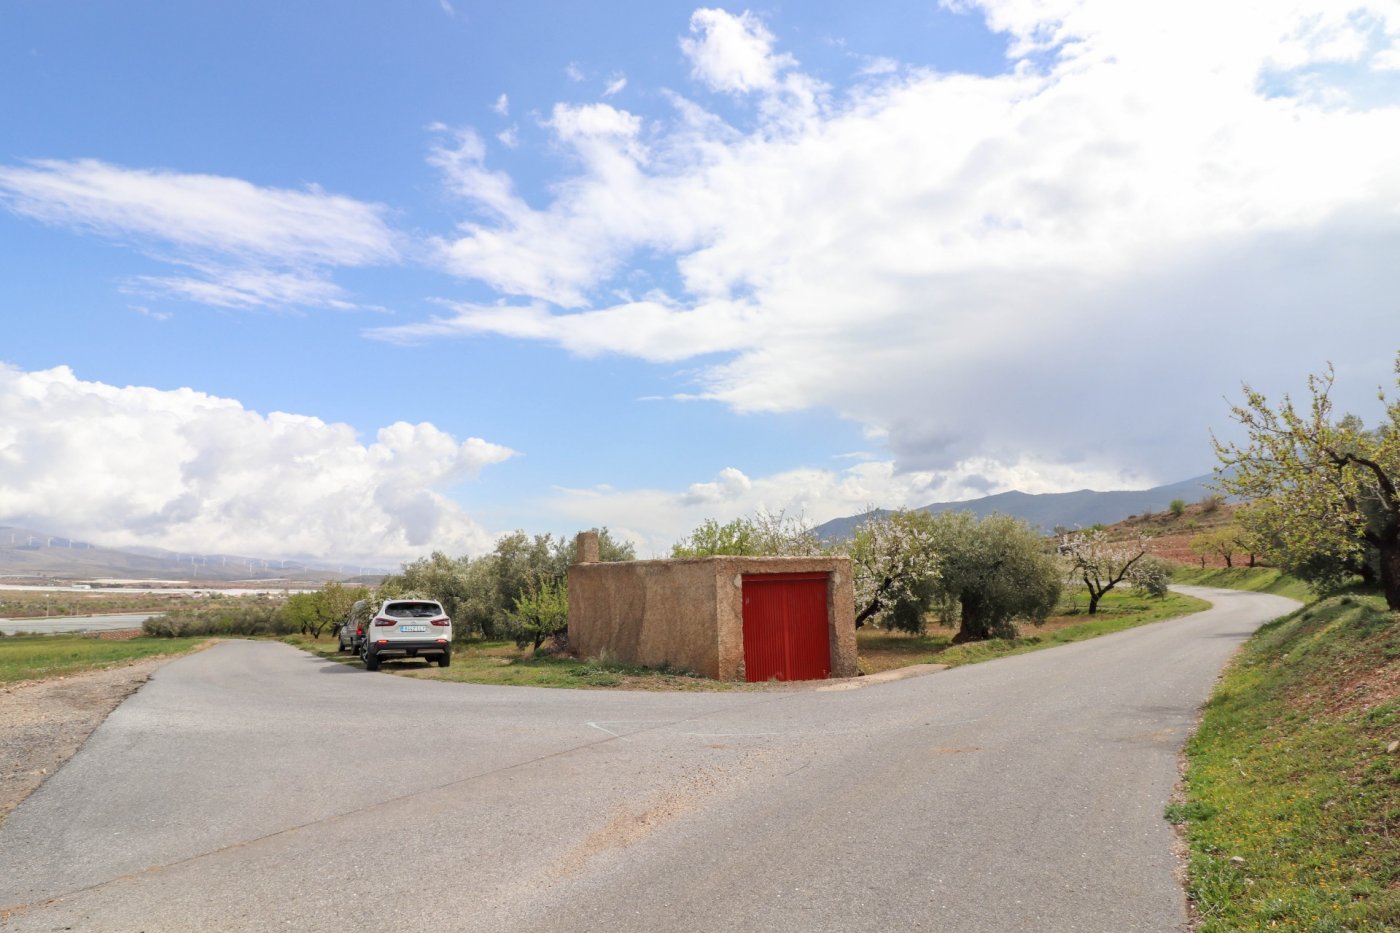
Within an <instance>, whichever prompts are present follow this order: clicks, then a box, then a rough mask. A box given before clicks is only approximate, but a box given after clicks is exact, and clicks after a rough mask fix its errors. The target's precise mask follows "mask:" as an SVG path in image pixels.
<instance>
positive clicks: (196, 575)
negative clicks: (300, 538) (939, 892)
mask: <svg viewBox="0 0 1400 933" xmlns="http://www.w3.org/2000/svg"><path fill="white" fill-rule="evenodd" d="M383 573H384V571H383V570H381V569H379V568H369V567H361V566H359V565H356V564H350V563H347V564H343V565H336V564H334V563H330V562H325V561H314V562H302V561H290V560H286V561H284V560H262V559H259V558H252V557H247V556H237V555H232V554H176V553H174V552H171V551H163V550H161V549H159V548H151V547H131V548H126V549H118V548H108V547H101V546H98V545H93V544H88V543H86V542H83V541H78V540H75V539H70V538H65V537H62V536H60V535H49V534H44V533H42V532H38V531H35V530H33V529H31V528H20V527H17V526H14V525H0V577H53V578H59V579H116V580H199V581H206V582H233V581H250V580H257V581H268V580H296V581H324V580H344V579H350V578H353V577H356V576H358V575H360V574H372V575H381V574H383Z"/></svg>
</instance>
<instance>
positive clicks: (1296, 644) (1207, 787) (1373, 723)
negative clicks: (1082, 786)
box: [1166, 595, 1400, 933]
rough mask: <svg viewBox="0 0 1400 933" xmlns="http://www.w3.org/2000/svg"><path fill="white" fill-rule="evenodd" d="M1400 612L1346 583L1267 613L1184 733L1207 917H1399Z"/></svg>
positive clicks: (1317, 930)
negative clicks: (1322, 596) (1319, 597)
mask: <svg viewBox="0 0 1400 933" xmlns="http://www.w3.org/2000/svg"><path fill="white" fill-rule="evenodd" d="M1397 739H1400V617H1398V616H1397V614H1395V613H1391V612H1387V611H1386V610H1385V608H1384V603H1383V602H1382V601H1380V600H1379V599H1376V598H1374V597H1358V596H1354V595H1352V596H1340V597H1334V598H1332V599H1328V600H1324V601H1322V602H1318V603H1314V604H1313V605H1311V606H1308V607H1306V608H1304V609H1301V610H1299V611H1298V612H1295V613H1293V614H1292V615H1289V616H1286V617H1285V618H1283V619H1281V620H1278V621H1276V622H1273V623H1270V624H1269V625H1268V626H1265V627H1264V628H1263V629H1261V630H1260V631H1259V633H1258V634H1256V635H1255V637H1254V638H1252V639H1251V640H1250V641H1249V642H1248V643H1247V644H1246V645H1245V646H1244V648H1243V649H1242V650H1241V653H1240V654H1239V655H1238V656H1237V658H1236V660H1235V662H1234V663H1233V664H1232V665H1231V667H1230V669H1229V670H1228V671H1227V673H1226V676H1225V677H1224V679H1223V680H1222V682H1221V684H1220V686H1219V688H1218V689H1217V690H1216V692H1215V695H1214V696H1213V697H1212V699H1211V700H1210V702H1209V703H1208V704H1207V706H1206V710H1205V714H1204V718H1203V720H1202V723H1201V726H1200V728H1199V730H1198V731H1197V732H1196V734H1195V736H1193V737H1192V739H1191V741H1190V742H1189V743H1188V745H1187V757H1188V762H1189V764H1188V770H1187V773H1186V780H1185V799H1184V800H1183V801H1181V802H1179V803H1176V804H1173V805H1172V806H1171V807H1169V808H1168V811H1167V814H1166V816H1167V818H1168V819H1170V820H1172V821H1173V822H1178V823H1184V825H1185V834H1186V838H1187V841H1188V844H1189V846H1190V850H1191V855H1190V870H1189V874H1190V881H1189V888H1188V890H1189V893H1190V896H1191V898H1192V900H1193V901H1194V903H1195V905H1196V908H1197V910H1198V911H1199V913H1200V916H1201V919H1202V925H1201V931H1202V933H1225V931H1235V930H1283V931H1298V933H1302V931H1309V933H1324V931H1343V930H1353V931H1360V930H1389V929H1400V753H1388V752H1387V748H1388V746H1389V745H1390V743H1391V742H1394V741H1395V740H1397Z"/></svg>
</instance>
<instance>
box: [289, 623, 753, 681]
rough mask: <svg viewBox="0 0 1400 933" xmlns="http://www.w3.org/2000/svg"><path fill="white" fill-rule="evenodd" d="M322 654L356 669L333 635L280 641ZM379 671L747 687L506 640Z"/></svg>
mask: <svg viewBox="0 0 1400 933" xmlns="http://www.w3.org/2000/svg"><path fill="white" fill-rule="evenodd" d="M282 640H283V641H285V642H286V643H287V644H289V645H295V646H296V647H298V648H302V649H304V650H306V651H309V652H311V653H312V654H316V655H320V656H321V657H323V658H331V659H333V660H337V661H340V662H342V663H344V664H351V665H354V666H355V667H361V666H362V664H361V662H360V660H359V659H358V658H354V657H351V656H350V655H346V654H341V653H340V652H339V650H338V645H337V642H336V640H335V639H333V638H332V639H322V640H320V641H316V640H313V639H310V638H306V637H305V636H302V635H289V636H287V637H286V638H283V639H282ZM380 670H382V671H385V672H389V673H395V674H403V675H405V676H411V677H421V678H428V679H432V680H447V681H454V682H457V683H472V684H497V685H502V686H511V687H565V688H574V689H585V688H610V687H621V688H626V689H633V690H648V689H650V690H707V691H713V690H738V689H745V688H749V689H752V687H751V685H748V684H739V683H731V682H727V681H717V680H710V679H708V678H706V677H701V676H699V675H697V674H692V673H689V672H687V671H676V670H670V669H661V670H657V669H653V668H648V667H639V666H635V665H625V664H610V663H605V662H600V661H580V660H577V659H575V658H561V657H553V656H549V655H541V656H539V657H535V656H534V655H533V653H532V652H531V650H530V649H529V648H524V649H522V648H517V647H516V646H515V643H514V642H508V641H470V642H467V643H465V644H463V643H458V644H456V645H454V646H453V648H452V666H451V667H445V668H440V667H438V666H437V665H436V664H424V663H423V662H422V661H386V662H384V664H383V666H382V667H381V668H380Z"/></svg>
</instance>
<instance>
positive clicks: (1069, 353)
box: [376, 0, 1400, 488]
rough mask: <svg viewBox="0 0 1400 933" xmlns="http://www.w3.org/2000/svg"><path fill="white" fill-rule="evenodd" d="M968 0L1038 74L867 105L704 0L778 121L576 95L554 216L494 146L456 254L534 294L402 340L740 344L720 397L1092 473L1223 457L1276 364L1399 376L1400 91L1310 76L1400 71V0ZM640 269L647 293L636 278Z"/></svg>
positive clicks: (730, 352) (731, 79)
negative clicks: (1220, 439) (661, 112)
mask: <svg viewBox="0 0 1400 933" xmlns="http://www.w3.org/2000/svg"><path fill="white" fill-rule="evenodd" d="M968 8H969V9H970V10H972V11H974V12H973V13H971V14H970V15H975V14H976V12H981V13H983V14H984V15H985V16H986V19H987V22H988V23H989V24H990V25H991V26H992V27H993V28H995V29H997V30H1000V31H1002V32H1005V33H1007V34H1009V35H1010V37H1011V39H1012V43H1011V48H1012V55H1013V60H1012V61H1011V62H1010V63H1009V65H1008V70H1007V72H1006V73H1005V74H1002V75H999V76H995V77H981V76H975V75H965V74H948V73H934V72H929V71H924V70H918V69H912V68H906V69H896V70H893V71H889V72H887V73H886V74H884V75H871V76H867V77H865V78H863V79H862V81H861V83H860V85H859V86H858V87H857V88H856V89H854V90H850V91H848V92H847V93H846V96H845V97H843V98H841V99H839V100H836V99H832V98H831V97H830V95H828V94H825V93H824V92H823V91H822V90H821V89H820V87H819V86H818V85H816V83H815V82H812V81H811V80H810V79H808V78H807V77H806V76H804V75H803V74H802V73H801V71H800V68H799V65H798V63H797V62H795V61H794V60H793V59H792V58H791V57H790V56H787V55H783V54H781V53H778V52H776V51H775V44H776V41H777V40H776V39H775V37H774V36H773V35H772V33H770V32H769V30H768V29H767V27H766V26H765V25H764V24H763V23H762V22H760V21H759V20H758V19H757V18H756V17H754V16H753V15H752V14H747V13H746V14H741V15H737V16H736V15H732V14H728V13H724V12H722V11H717V10H700V11H698V12H697V13H696V14H695V16H694V17H693V18H692V21H691V35H690V36H689V37H687V38H685V39H683V40H682V47H683V49H684V50H685V53H686V54H687V55H688V56H689V58H690V61H691V63H692V67H693V69H694V75H695V78H696V80H697V81H699V82H700V83H701V84H703V85H704V86H705V87H706V88H708V89H711V90H715V91H719V92H721V93H724V94H736V95H752V96H754V98H755V99H756V100H758V101H759V104H760V106H759V107H758V109H757V111H756V123H755V125H753V126H752V127H750V128H740V127H737V126H735V125H732V124H729V123H727V122H725V121H724V120H721V119H720V118H719V117H718V116H717V115H715V114H713V113H710V112H708V111H706V110H705V109H704V108H703V107H702V106H701V104H700V103H697V102H695V101H691V100H686V99H684V98H681V97H679V96H677V95H672V96H671V98H670V99H671V100H672V102H673V103H674V105H675V114H674V118H673V119H672V120H671V121H670V122H669V123H649V124H646V125H642V124H640V123H639V122H638V121H637V120H636V119H635V117H633V116H632V115H630V114H627V113H626V112H625V111H620V110H616V109H615V108H611V107H608V106H607V105H605V104H595V105H589V106H576V105H568V106H564V105H561V106H560V107H558V108H556V109H555V111H554V115H553V117H552V118H551V120H550V121H549V124H548V126H547V128H548V129H550V130H551V131H552V132H553V134H554V136H555V139H556V141H557V142H558V143H559V145H561V146H564V147H566V148H568V149H570V150H572V152H573V153H574V154H575V155H577V157H578V164H579V165H580V166H581V168H580V169H579V170H578V171H577V173H575V174H574V175H572V176H570V177H568V178H565V179H562V180H559V181H557V183H556V184H554V185H553V187H552V189H551V190H552V191H553V192H554V198H553V200H552V201H551V202H549V203H547V204H545V205H543V206H542V207H538V208H537V207H532V206H529V205H526V204H525V203H524V202H523V201H522V200H521V199H519V198H518V197H517V196H516V195H515V194H514V193H513V187H512V181H511V179H510V177H509V176H508V175H506V174H504V173H501V172H498V171H493V170H491V169H488V168H487V167H486V163H485V156H484V153H483V152H481V151H479V150H471V148H470V147H463V148H462V152H463V157H462V158H461V159H460V160H459V164H458V165H457V172H458V175H457V176H454V177H457V178H458V180H459V188H460V189H461V190H462V191H463V193H464V194H467V195H468V196H469V197H470V198H472V199H473V203H474V204H475V205H476V206H477V207H478V209H479V210H481V211H482V215H483V218H484V219H482V220H480V221H478V222H473V223H469V224H466V225H464V227H463V229H462V231H461V235H460V236H459V237H457V238H455V239H453V240H450V241H444V242H443V243H441V244H440V247H441V252H442V256H443V261H444V263H445V264H446V265H447V267H448V268H450V269H452V270H453V271H455V272H457V273H459V274H462V275H465V276H470V277H475V278H480V279H482V280H484V281H485V282H487V283H489V284H490V285H492V286H494V287H495V288H496V289H497V290H499V292H500V293H501V294H503V295H506V296H516V297H517V298H518V299H519V300H516V301H511V302H509V303H506V302H502V303H500V304H498V305H494V306H493V305H489V304H487V305H481V304H475V305H458V306H455V311H454V314H452V315H449V316H444V317H441V318H438V319H436V320H433V321H430V322H427V323H425V324H419V325H410V326H408V327H405V328H388V329H381V330H380V331H377V332H376V335H377V336H379V337H382V338H385V339H415V338H421V337H422V336H424V335H426V334H428V333H433V334H436V335H446V334H452V333H457V334H464V335H465V334H480V333H499V334H506V335H511V336H515V337H519V338H528V339H539V340H546V341H552V342H555V343H557V344H559V345H560V346H563V347H565V348H567V349H569V350H570V351H572V352H575V353H579V354H585V355H594V354H601V353H609V352H612V353H620V354H627V355H634V356H637V357H640V358H643V359H647V360H653V361H667V362H670V361H676V360H679V359H684V358H686V357H687V356H697V355H700V354H708V353H723V354H727V356H726V357H725V358H723V359H722V360H721V361H719V362H713V361H711V360H706V361H704V362H703V363H702V364H701V368H700V369H699V371H698V374H697V377H696V378H697V379H698V381H699V392H698V394H700V395H702V396H704V397H706V398H709V399H712V400H715V401H718V402H721V403H723V404H725V405H728V406H730V407H732V408H733V409H735V410H737V411H791V410H799V409H811V408H817V409H825V410H828V411H832V412H835V413H837V414H839V415H841V416H844V417H846V418H849V419H852V420H854V421H856V422H858V423H859V424H861V425H862V426H863V427H864V428H865V429H866V430H867V432H868V433H869V434H870V436H871V437H874V438H880V439H882V441H883V443H884V444H885V445H886V447H887V450H888V451H889V453H890V454H892V455H893V456H894V457H895V460H896V462H897V464H898V467H899V469H900V470H901V471H912V472H921V471H940V475H942V474H943V473H945V472H947V471H958V470H962V471H966V470H968V469H970V467H968V464H969V463H972V462H974V461H976V460H977V458H986V459H988V460H989V461H992V462H993V463H994V464H997V465H1000V466H999V467H998V468H999V469H1011V466H1010V465H1015V464H1029V465H1030V466H1026V467H1024V468H1023V472H1025V475H1026V479H1027V481H1028V482H1030V481H1033V480H1035V477H1036V476H1040V477H1058V478H1059V479H1060V480H1061V481H1063V482H1065V483H1068V484H1072V485H1073V487H1074V488H1078V487H1082V486H1085V485H1089V484H1088V483H1086V482H1083V481H1081V480H1077V479H1075V478H1074V477H1076V476H1079V475H1081V474H1083V475H1099V476H1111V475H1133V476H1137V477H1140V478H1141V479H1142V481H1143V482H1144V484H1147V483H1150V482H1152V481H1157V480H1162V481H1170V480H1176V479H1180V478H1182V477H1184V476H1187V475H1191V474H1193V473H1195V472H1200V471H1202V470H1204V469H1205V468H1207V467H1208V466H1209V463H1210V459H1211V458H1210V451H1209V446H1208V443H1207V437H1206V430H1207V428H1208V427H1210V426H1216V427H1219V426H1220V425H1221V423H1222V422H1223V421H1224V420H1225V414H1226V407H1225V404H1224V402H1223V401H1222V396H1225V395H1229V394H1232V393H1235V392H1237V391H1238V385H1239V382H1240V381H1241V380H1242V379H1247V380H1249V381H1251V382H1254V383H1257V384H1260V385H1261V386H1263V387H1266V388H1267V387H1277V388H1294V387H1296V385H1297V380H1298V378H1300V374H1301V373H1304V372H1307V371H1311V370H1315V369H1316V368H1317V367H1319V366H1320V365H1321V364H1322V363H1323V362H1324V361H1325V360H1326V359H1329V358H1331V359H1333V360H1337V361H1341V360H1356V361H1357V365H1360V362H1359V360H1360V359H1361V358H1364V359H1365V360H1366V361H1367V363H1368V364H1375V365H1376V367H1377V368H1376V370H1375V375H1374V377H1373V378H1371V379H1369V380H1368V381H1369V383H1371V384H1374V382H1376V381H1378V380H1381V379H1383V378H1384V375H1385V372H1386V371H1387V369H1388V355H1389V353H1388V351H1387V352H1381V351H1380V350H1375V351H1373V350H1372V349H1371V347H1372V346H1379V347H1381V348H1384V347H1386V346H1387V345H1390V346H1394V345H1396V344H1400V324H1397V319H1396V318H1395V316H1394V309H1393V306H1392V305H1391V304H1389V297H1388V296H1390V295H1393V294H1395V293H1396V291H1397V288H1400V266H1397V264H1396V263H1395V262H1394V255H1395V243H1396V237H1397V236H1400V97H1397V96H1396V95H1395V94H1394V93H1393V92H1392V93H1390V95H1389V96H1388V97H1387V98H1385V99H1383V100H1380V101H1375V100H1374V95H1373V96H1372V97H1371V98H1366V97H1364V96H1357V97H1355V99H1352V97H1349V96H1347V95H1348V92H1349V91H1350V90H1351V87H1350V84H1349V82H1351V81H1352V80H1353V79H1354V80H1355V81H1361V80H1362V77H1363V76H1362V75H1361V72H1360V71H1355V70H1353V71H1345V70H1344V71H1341V72H1336V73H1334V72H1330V71H1327V70H1322V71H1317V70H1308V69H1313V67H1314V66H1317V65H1320V64H1327V63H1336V62H1339V61H1343V60H1345V61H1349V62H1351V63H1352V64H1353V65H1355V67H1356V68H1357V69H1361V70H1362V71H1365V69H1367V68H1375V67H1377V66H1378V65H1379V64H1380V63H1382V62H1383V61H1385V59H1384V57H1383V52H1384V50H1385V49H1386V48H1388V47H1389V43H1391V42H1392V41H1393V37H1394V36H1395V35H1396V34H1397V28H1398V27H1400V14H1397V13H1396V12H1395V10H1394V8H1393V6H1382V5H1380V4H1372V5H1369V6H1365V7H1364V8H1363V6H1361V5H1358V6H1357V8H1356V10H1355V11H1352V12H1349V13H1347V14H1345V15H1343V16H1334V15H1332V13H1331V12H1330V11H1332V10H1333V9H1334V8H1333V6H1332V5H1330V4H1327V3H1325V2H1322V0H1297V2H1291V3H1286V4H1277V5H1267V6H1266V7H1265V8H1260V7H1259V6H1258V5H1256V4H1249V3H1221V2H1215V0H1210V2H1206V0H1196V2H1188V3H1185V4H1181V5H1177V6H1174V7H1173V8H1172V12H1171V15H1170V16H1167V15H1165V14H1163V15H1161V16H1156V15H1152V16H1146V15H1143V14H1142V13H1141V11H1140V10H1137V9H1136V8H1133V7H1131V6H1128V5H1124V4H1121V3H1118V2H1116V0H1082V2H1081V0H1074V2H1071V0H1063V2H1061V0H1033V2H1032V0H1005V2H1003V0H987V2H985V3H978V4H976V5H975V6H974V5H972V4H968ZM1358 31H1359V32H1358ZM1358 34H1361V35H1364V37H1365V39H1366V43H1367V44H1366V45H1365V48H1364V49H1363V48H1362V44H1361V43H1360V42H1359V40H1358V39H1357V35H1358ZM1032 53H1034V54H1035V58H1034V60H1032V59H1031V58H1023V57H1022V56H1029V55H1031V54H1032ZM1368 56H1369V57H1368ZM1285 67H1287V68H1293V69H1295V70H1294V71H1291V72H1289V71H1280V69H1283V68H1285ZM1298 69H1302V70H1298ZM1290 75H1292V76H1297V77H1299V79H1300V81H1301V79H1302V78H1306V83H1307V85H1308V87H1310V88H1311V89H1312V90H1310V91H1309V92H1308V93H1307V94H1304V93H1302V90H1301V89H1302V87H1303V84H1302V83H1298V84H1296V85H1295V88H1296V90H1295V93H1292V94H1290V93H1289V92H1288V91H1287V88H1288V87H1289V82H1288V80H1287V79H1288V78H1289V76H1290ZM1319 88H1321V89H1322V91H1329V92H1335V93H1332V94H1331V96H1330V97H1329V96H1328V95H1327V94H1324V93H1322V91H1319V90H1318V89H1319ZM1324 98H1325V99H1324ZM1366 100H1370V101H1371V103H1369V104H1363V103H1357V101H1366ZM469 150H470V151H469ZM657 257H661V258H660V262H659V265H658V260H657ZM653 275H654V277H652V276H653ZM624 276H626V278H624ZM638 277H640V280H641V281H642V282H643V283H644V284H643V285H642V287H641V289H640V290H642V291H646V293H647V294H646V298H645V299H644V300H636V299H633V298H627V299H625V300H622V301H618V300H616V299H614V298H613V297H612V296H613V295H614V294H615V293H616V292H617V291H619V290H622V289H625V290H627V291H628V292H629V293H630V292H631V291H632V290H633V289H634V288H635V287H636V286H635V282H636V281H637V280H638ZM648 281H650V282H652V283H656V284H655V287H650V286H649V285H648V284H646V283H647V282H648ZM561 309H562V310H561ZM1362 334H1364V335H1367V336H1366V337H1365V338H1364V339H1363V340H1362V341H1361V342H1362V343H1365V344H1367V346H1365V347H1362V346H1361V345H1360V344H1359V343H1358V341H1357V339H1356V338H1357V335H1362ZM1377 361H1378V362H1377ZM1096 465H1097V466H1096ZM1018 469H1019V468H1018ZM1036 471H1038V472H1036ZM1095 471H1097V472H1095ZM987 472H988V470H986V469H984V470H983V473H984V474H985V473H987ZM992 472H995V471H994V470H993V471H992ZM1032 474H1034V475H1032ZM968 475H971V474H968Z"/></svg>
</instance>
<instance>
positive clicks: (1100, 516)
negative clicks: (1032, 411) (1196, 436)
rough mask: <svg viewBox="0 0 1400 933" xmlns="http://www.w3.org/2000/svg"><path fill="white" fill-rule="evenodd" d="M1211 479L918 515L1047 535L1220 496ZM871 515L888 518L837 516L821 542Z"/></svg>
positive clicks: (987, 500)
mask: <svg viewBox="0 0 1400 933" xmlns="http://www.w3.org/2000/svg"><path fill="white" fill-rule="evenodd" d="M1212 481H1213V476H1212V475H1211V474H1209V473H1207V474H1205V475H1204V476H1196V477H1193V478H1191V479H1187V480H1182V481H1181V482H1179V483H1171V484H1169V485H1166V486H1154V487H1153V488H1151V489H1118V490H1110V491H1108V492H1095V491H1094V490H1092V489H1081V490H1079V491H1077V492H1047V493H1037V494H1032V493H1026V492H1017V491H1014V490H1013V491H1012V492H1001V493H997V494H996V495H994V496H984V497H983V498H981V499H967V500H965V501H962V502H935V503H933V504H932V505H925V506H923V507H921V508H920V509H918V510H916V511H923V512H929V513H932V514H937V513H939V512H956V511H962V512H971V513H972V514H973V515H976V516H977V517H978V518H985V517H986V516H988V515H993V514H999V515H1010V516H1011V517H1013V518H1019V519H1021V521H1023V522H1026V523H1027V524H1028V525H1030V526H1031V527H1033V528H1037V529H1039V530H1040V531H1041V532H1042V533H1044V534H1049V533H1050V532H1051V531H1053V530H1054V529H1055V528H1056V527H1064V528H1088V527H1089V526H1090V525H1097V524H1104V525H1112V524H1113V523H1114V522H1121V521H1122V520H1123V519H1125V518H1127V517H1128V516H1130V515H1142V514H1143V513H1145V512H1161V511H1163V510H1164V509H1166V508H1167V507H1168V506H1170V505H1171V503H1172V501H1173V500H1175V499H1181V500H1183V501H1185V502H1188V503H1191V502H1198V501H1200V500H1201V499H1204V498H1206V497H1207V496H1212V495H1217V491H1216V490H1215V488H1214V487H1213V486H1212V485H1211V483H1212ZM872 514H876V515H879V514H887V513H886V511H885V510H883V509H879V510H876V512H874V513H870V512H866V513H864V514H861V515H850V516H847V517H845V518H833V519H832V520H831V521H829V522H824V523H822V524H820V525H818V526H817V527H816V528H815V529H814V530H815V531H816V533H817V534H818V535H820V536H821V538H822V539H823V540H827V541H832V540H840V539H843V538H849V537H851V535H852V534H854V533H855V530H856V528H858V527H859V526H860V524H861V522H864V521H865V520H866V519H867V518H868V517H869V516H870V515H872Z"/></svg>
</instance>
